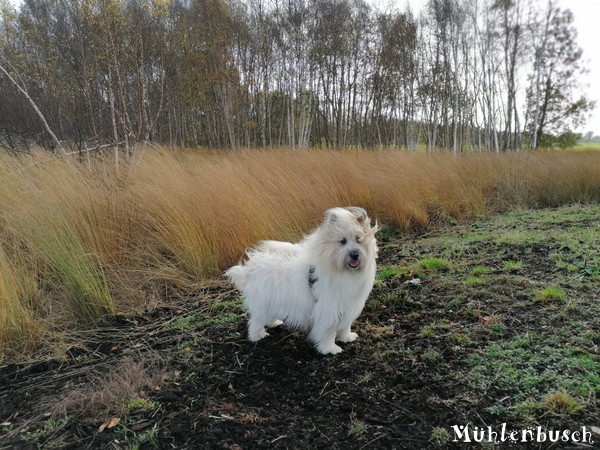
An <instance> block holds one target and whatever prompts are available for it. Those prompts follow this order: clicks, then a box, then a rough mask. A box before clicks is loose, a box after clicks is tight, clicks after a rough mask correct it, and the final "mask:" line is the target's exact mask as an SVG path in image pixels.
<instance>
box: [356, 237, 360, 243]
mask: <svg viewBox="0 0 600 450" xmlns="http://www.w3.org/2000/svg"><path fill="white" fill-rule="evenodd" d="M360 241H361V239H360V236H356V242H357V243H358V244H360Z"/></svg>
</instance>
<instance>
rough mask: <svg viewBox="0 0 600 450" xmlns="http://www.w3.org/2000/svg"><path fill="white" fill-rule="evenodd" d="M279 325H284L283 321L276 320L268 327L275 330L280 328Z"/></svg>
mask: <svg viewBox="0 0 600 450" xmlns="http://www.w3.org/2000/svg"><path fill="white" fill-rule="evenodd" d="M279 325H283V320H279V319H277V320H274V321H273V322H271V323H270V324H269V325H267V326H268V327H269V328H275V327H278V326H279Z"/></svg>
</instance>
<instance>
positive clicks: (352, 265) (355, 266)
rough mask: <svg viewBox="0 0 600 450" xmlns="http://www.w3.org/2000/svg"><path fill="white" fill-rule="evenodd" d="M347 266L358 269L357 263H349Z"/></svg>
mask: <svg viewBox="0 0 600 450" xmlns="http://www.w3.org/2000/svg"><path fill="white" fill-rule="evenodd" d="M348 265H349V266H350V267H352V268H353V269H356V268H357V267H358V261H350V262H349V263H348Z"/></svg>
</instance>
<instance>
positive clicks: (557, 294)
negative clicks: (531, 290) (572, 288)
mask: <svg viewBox="0 0 600 450" xmlns="http://www.w3.org/2000/svg"><path fill="white" fill-rule="evenodd" d="M566 298H567V294H566V292H565V291H563V290H562V289H559V288H556V287H552V286H550V287H547V288H544V289H542V290H541V291H539V292H538V293H537V294H535V297H534V299H535V300H536V301H538V302H560V303H563V302H564V301H565V299H566Z"/></svg>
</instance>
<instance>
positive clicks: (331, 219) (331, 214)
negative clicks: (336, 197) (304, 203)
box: [323, 208, 338, 225]
mask: <svg viewBox="0 0 600 450" xmlns="http://www.w3.org/2000/svg"><path fill="white" fill-rule="evenodd" d="M337 220H338V216H337V214H336V213H335V208H331V209H329V210H327V211H326V212H325V216H324V217H323V225H330V224H333V223H336V222H337Z"/></svg>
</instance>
